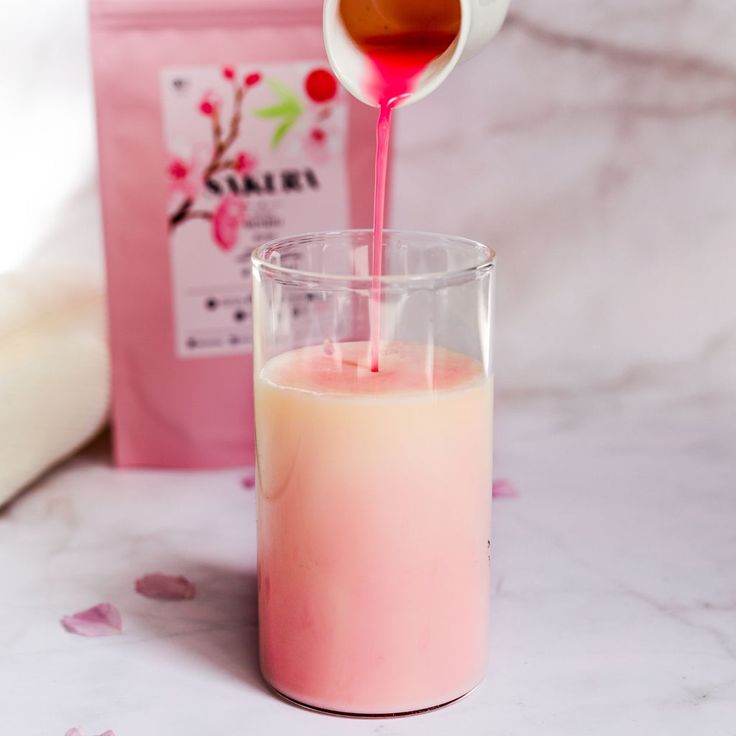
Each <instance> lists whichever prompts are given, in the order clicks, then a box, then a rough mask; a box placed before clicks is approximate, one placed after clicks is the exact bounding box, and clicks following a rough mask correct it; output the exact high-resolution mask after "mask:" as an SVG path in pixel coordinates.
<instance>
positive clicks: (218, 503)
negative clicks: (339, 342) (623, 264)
mask: <svg viewBox="0 0 736 736" xmlns="http://www.w3.org/2000/svg"><path fill="white" fill-rule="evenodd" d="M734 417H736V399H733V398H731V399H724V398H722V397H721V398H719V397H716V396H711V397H710V398H709V397H707V396H703V397H701V398H700V399H698V400H695V399H690V400H685V399H682V400H680V401H674V400H672V399H668V398H666V397H664V398H663V397H658V398H656V399H655V398H651V397H647V396H638V397H636V398H631V397H629V398H626V397H622V396H621V395H619V394H615V393H610V394H606V395H595V396H588V397H584V398H577V399H574V400H571V399H569V398H561V397H557V398H549V397H546V398H544V397H542V398H540V397H537V398H534V397H527V398H518V399H516V400H514V401H513V402H510V401H506V402H501V405H500V407H499V410H498V413H497V447H496V461H497V475H498V476H502V477H507V478H510V479H512V480H513V481H514V482H515V483H516V485H517V486H518V488H519V491H520V495H519V496H518V497H517V498H513V499H496V501H495V502H494V522H493V525H494V539H493V565H494V586H493V606H492V631H493V634H492V641H491V647H492V652H491V668H490V672H489V676H488V678H487V680H486V681H485V683H484V684H483V685H482V686H481V687H480V688H479V689H478V690H476V691H475V692H474V693H473V694H472V695H471V696H469V697H468V698H466V699H465V700H463V701H461V702H459V703H456V704H454V705H452V706H450V707H448V708H445V709H442V710H439V711H435V712H433V713H429V714H425V715H422V716H415V717H411V718H404V719H394V720H375V721H372V720H356V721H347V720H344V719H338V718H334V717H328V716H322V715H318V714H314V713H311V712H307V711H303V710H300V709H297V708H295V707H293V706H291V705H289V704H287V703H285V702H282V701H281V700H278V699H277V698H275V697H274V696H273V695H272V694H271V693H270V692H269V691H268V690H267V689H266V688H265V686H264V685H263V683H262V681H261V679H260V677H259V674H258V666H257V652H256V588H255V525H254V514H255V503H254V502H255V498H254V494H253V492H252V491H248V490H246V489H245V488H244V487H243V486H242V484H241V482H240V479H241V476H242V473H240V472H235V471H228V472H218V473H201V474H183V473H172V472H150V471H138V472H116V471H114V470H112V469H111V468H110V467H109V465H108V460H107V452H106V448H105V447H103V446H98V447H97V448H96V449H93V450H92V451H88V452H87V453H86V454H85V455H82V456H80V457H78V458H76V459H74V460H72V461H70V462H69V463H67V464H66V465H65V466H64V467H63V468H61V469H59V470H57V471H56V472H54V473H53V474H50V475H48V476H47V477H46V478H45V479H43V480H42V481H41V482H40V483H38V484H37V485H36V487H34V488H33V489H31V490H30V491H29V492H27V493H26V494H24V495H23V496H22V497H21V498H20V499H18V500H17V501H16V502H15V503H14V504H12V505H11V506H10V507H9V508H8V509H6V510H5V511H4V512H3V513H2V515H0V560H1V561H2V563H1V564H0V584H1V586H2V598H0V607H1V610H2V614H1V615H0V647H1V650H2V657H1V658H0V692H2V693H3V697H2V703H1V705H0V725H2V733H3V735H4V736H5V734H7V735H8V736H11V735H13V736H14V735H15V734H18V735H22V736H64V734H65V732H66V730H67V729H68V728H71V727H72V726H79V727H80V728H81V729H82V732H83V733H84V734H85V735H86V736H91V735H92V734H98V733H101V732H103V731H104V730H106V729H112V730H113V731H114V732H115V734H116V736H162V735H165V736H169V735H172V736H173V735H174V734H176V736H195V735H196V736H201V734H207V735H209V734H231V733H232V734H235V733H238V734H239V733H243V734H265V733H272V734H300V736H302V735H304V736H309V735H311V734H314V735H315V736H316V735H317V734H319V736H329V735H330V734H345V733H355V734H380V735H381V736H391V735H392V734H395V735H401V734H417V735H419V734H421V735H422V736H428V735H429V736H431V735H432V734H453V735H454V734H463V735H465V736H475V735H476V734H477V735H478V736H480V735H481V734H483V735H486V734H498V735H499V736H507V735H511V736H513V735H516V734H521V735H526V734H530V735H531V734H534V735H535V736H536V735H537V734H545V736H554V735H556V734H560V735H562V734H564V735H565V736H574V735H575V734H580V735H581V736H582V735H585V736H591V734H595V736H608V735H609V734H610V735H611V736H614V735H615V736H620V735H621V734H626V735H627V736H631V735H632V734H634V735H638V734H641V735H642V736H643V735H644V734H646V735H651V734H667V735H668V736H679V735H680V734H682V735H683V736H684V735H685V734H687V736H692V734H697V735H698V736H734V734H736V468H735V461H734V443H735V442H736V431H734V430H735V429H736V421H735V419H734ZM158 570H162V571H166V572H171V573H181V574H184V575H187V576H188V577H189V578H190V579H192V580H193V581H195V582H196V584H197V586H198V595H197V598H195V599H194V600H193V601H186V602H176V603H163V602H158V601H152V600H149V599H145V598H142V597H140V596H139V595H137V594H136V593H135V592H134V590H133V581H134V580H135V578H136V577H138V576H139V575H141V574H144V573H146V572H153V571H158ZM101 601H110V602H112V603H114V604H116V605H117V606H118V607H119V609H120V610H121V612H122V615H123V625H124V633H123V634H122V635H121V636H116V637H109V638H105V639H85V638H82V637H78V636H73V635H71V634H69V633H67V632H65V631H64V630H63V629H62V627H61V626H60V624H59V619H60V618H61V616H62V615H64V614H68V613H73V612H75V611H78V610H81V609H83V608H86V607H88V606H91V605H94V604H96V603H98V602H101Z"/></svg>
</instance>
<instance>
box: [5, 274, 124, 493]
mask: <svg viewBox="0 0 736 736" xmlns="http://www.w3.org/2000/svg"><path fill="white" fill-rule="evenodd" d="M109 396H110V380H109V362H108V353H107V345H106V338H105V306H104V294H103V290H102V286H101V285H100V283H99V279H98V278H97V277H94V276H92V275H90V274H87V273H86V272H82V271H78V270H70V269H66V268H64V269H62V268H59V269H29V270H25V271H19V272H15V273H7V274H0V505H2V504H3V503H5V502H6V501H8V500H9V499H10V498H12V496H13V495H15V494H16V493H17V492H18V491H19V490H20V489H22V488H23V487H24V486H26V485H27V484H28V483H30V482H31V481H32V480H33V479H34V478H36V477H37V476H38V475H40V474H41V473H42V472H44V471H45V470H46V469H48V468H49V467H50V466H52V465H53V464H54V463H56V462H58V461H59V460H61V459H63V458H64V457H66V456H68V455H70V454H71V453H73V452H74V451H75V450H77V449H78V448H79V447H81V446H82V445H83V444H84V443H85V442H86V441H87V440H89V439H90V438H91V437H92V436H93V435H95V434H96V433H97V432H98V431H99V430H100V428H101V427H102V426H103V425H104V423H105V421H106V419H107V414H108V406H109Z"/></svg>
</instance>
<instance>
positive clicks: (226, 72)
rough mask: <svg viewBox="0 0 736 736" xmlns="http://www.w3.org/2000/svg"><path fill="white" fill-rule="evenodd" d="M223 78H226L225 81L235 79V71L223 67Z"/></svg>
mask: <svg viewBox="0 0 736 736" xmlns="http://www.w3.org/2000/svg"><path fill="white" fill-rule="evenodd" d="M222 76H223V77H225V79H235V69H233V68H232V67H231V66H224V67H222Z"/></svg>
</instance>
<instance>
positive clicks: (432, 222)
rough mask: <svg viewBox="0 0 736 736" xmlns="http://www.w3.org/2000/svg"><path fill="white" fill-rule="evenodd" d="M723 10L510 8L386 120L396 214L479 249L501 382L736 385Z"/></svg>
mask: <svg viewBox="0 0 736 736" xmlns="http://www.w3.org/2000/svg"><path fill="white" fill-rule="evenodd" d="M734 38H736V10H734V7H733V5H732V4H731V3H724V2H720V0H708V1H706V0H704V1H703V2H685V1H681V0H659V1H657V2H647V3H641V2H638V1H637V0H622V1H621V2H598V3H590V2H588V1H587V0H567V2H563V3H557V2H555V3H551V2H545V1H544V0H517V1H516V2H514V3H512V11H511V15H510V18H509V22H508V25H507V27H506V28H505V29H504V30H503V32H502V33H501V34H500V35H499V37H498V38H497V39H496V40H495V41H494V42H493V44H491V45H490V46H489V48H487V49H486V50H485V51H484V52H483V53H482V54H481V55H479V56H478V57H476V58H475V59H473V60H471V61H470V62H468V63H466V64H464V65H461V67H459V68H458V69H457V71H456V73H455V74H454V75H453V76H452V77H450V79H448V81H447V83H446V84H445V85H444V86H443V87H442V88H441V89H439V90H438V91H437V93H436V94H434V95H432V96H430V97H429V98H427V99H426V100H424V101H422V102H420V103H418V104H417V105H415V106H413V107H410V108H407V109H405V110H404V111H402V112H401V113H399V115H398V125H399V129H398V135H397V139H396V140H397V156H396V164H397V166H396V180H395V187H394V195H395V200H396V207H395V221H396V223H397V224H398V225H400V226H402V227H421V228H422V229H436V230H449V231H451V232H458V233H462V234H466V235H470V236H472V237H476V238H478V239H481V240H484V241H487V242H490V243H492V244H494V245H495V246H496V248H497V250H498V251H499V271H498V277H499V280H498V289H499V292H498V323H497V324H498V342H497V347H498V383H497V385H498V387H499V389H500V390H501V391H513V392H518V391H526V390H528V389H529V388H535V389H539V388H546V389H551V390H552V389H553V390H563V391H566V390H571V389H577V388H580V387H598V388H605V387H610V386H612V385H618V384H620V383H621V382H625V381H628V382H629V383H633V384H636V385H646V384H652V383H656V382H657V381H658V380H659V378H660V377H661V376H662V374H663V372H664V373H665V374H666V373H667V372H669V371H676V372H677V371H682V367H683V366H687V367H688V369H689V375H688V376H687V377H686V378H685V379H684V386H685V387H686V388H687V386H688V385H689V386H690V387H692V386H693V385H695V384H697V385H699V386H700V387H710V386H711V385H712V384H716V385H719V386H720V385H727V386H729V387H730V389H732V390H733V389H736V308H735V305H734V297H733V286H732V277H731V274H732V273H734V270H735V269H736V249H734V248H733V243H734V235H733V233H734V232H736V209H735V208H734V206H733V201H734V194H733V193H734V192H735V191H736V44H734V42H733V39H734Z"/></svg>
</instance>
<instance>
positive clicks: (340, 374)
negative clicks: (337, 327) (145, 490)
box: [255, 342, 492, 714]
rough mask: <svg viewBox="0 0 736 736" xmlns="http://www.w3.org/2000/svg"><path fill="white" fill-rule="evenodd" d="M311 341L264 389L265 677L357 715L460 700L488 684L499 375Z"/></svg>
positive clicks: (451, 360)
mask: <svg viewBox="0 0 736 736" xmlns="http://www.w3.org/2000/svg"><path fill="white" fill-rule="evenodd" d="M333 348H334V349H331V350H330V351H329V354H328V353H327V352H325V351H324V350H323V349H322V347H308V348H301V349H298V350H293V351H290V352H287V353H284V354H282V355H279V356H277V357H275V358H273V359H271V360H270V361H268V362H267V363H266V365H265V366H264V368H263V369H262V371H261V373H260V375H259V376H258V377H257V379H256V389H255V396H256V422H257V436H258V455H259V509H258V518H259V530H258V533H259V559H258V570H259V579H258V585H259V618H260V656H261V668H262V671H263V673H264V675H265V677H266V679H267V680H268V681H269V682H270V683H271V684H272V685H273V686H274V687H275V688H277V689H278V690H279V691H281V692H282V693H284V694H285V695H288V696H289V697H291V698H293V699H295V700H298V701H299V702H301V703H305V704H308V705H311V706H314V707H317V708H323V709H326V710H332V711H340V712H347V713H357V714H360V713H365V714H384V713H400V712H410V711H414V710H421V709H424V708H429V707H432V706H436V705H439V704H442V703H446V702H450V701H452V700H454V699H455V698H458V697H460V696H462V695H464V694H465V693H467V692H468V691H470V690H471V689H472V688H473V687H474V686H475V685H476V684H478V682H479V681H480V680H481V679H482V678H483V675H484V673H485V668H486V656H487V628H488V606H489V585H490V574H489V567H488V558H487V554H488V552H487V540H488V539H489V534H490V495H491V494H490V487H491V456H490V447H491V432H492V420H491V416H492V406H491V404H492V389H491V381H490V379H488V378H486V377H485V376H484V374H483V371H482V368H481V366H480V364H478V363H477V362H476V361H474V360H472V359H471V358H468V357H467V356H464V355H460V354H458V353H453V352H451V351H447V350H444V349H441V348H436V349H435V354H434V357H433V364H432V365H431V366H428V365H427V363H426V354H425V352H424V350H423V348H422V347H420V346H417V345H408V344H397V343H384V345H383V346H382V355H381V370H380V372H378V373H376V372H373V371H372V370H371V354H370V353H371V350H370V344H369V342H360V343H338V344H335V345H334V346H333Z"/></svg>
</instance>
